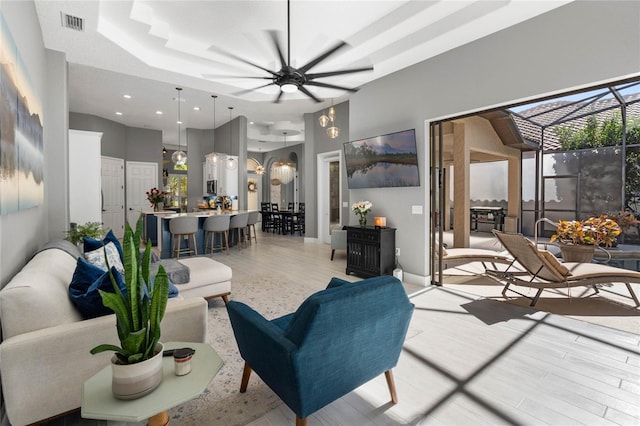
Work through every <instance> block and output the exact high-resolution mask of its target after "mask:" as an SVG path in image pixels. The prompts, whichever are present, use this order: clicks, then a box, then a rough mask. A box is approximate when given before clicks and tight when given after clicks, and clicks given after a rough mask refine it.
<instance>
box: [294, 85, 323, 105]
mask: <svg viewBox="0 0 640 426" xmlns="http://www.w3.org/2000/svg"><path fill="white" fill-rule="evenodd" d="M298 90H300V91H301V92H302V93H304V94H305V95H307V96H308V97H310V98H311V99H313V100H314V101H316V102H318V103H320V102H322V100H321V99H319V98H318V97H317V96H315V95H314V94H313V93H311V92H310V91H308V90H307V89H306V88H305V87H304V86H300V87H298Z"/></svg>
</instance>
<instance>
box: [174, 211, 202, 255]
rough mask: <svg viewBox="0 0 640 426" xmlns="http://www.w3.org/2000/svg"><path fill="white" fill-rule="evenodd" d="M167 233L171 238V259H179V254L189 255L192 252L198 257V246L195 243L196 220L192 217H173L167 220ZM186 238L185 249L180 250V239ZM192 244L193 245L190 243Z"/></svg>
mask: <svg viewBox="0 0 640 426" xmlns="http://www.w3.org/2000/svg"><path fill="white" fill-rule="evenodd" d="M169 231H170V232H171V234H172V237H171V257H174V256H175V257H180V254H181V253H182V254H184V253H186V254H188V255H190V254H191V253H192V252H193V254H194V255H195V256H197V255H198V244H197V243H196V232H198V218H197V217H193V216H180V217H174V218H173V219H171V220H169ZM185 236H186V237H187V244H188V246H187V247H186V248H182V239H183V238H184V237H185ZM192 242H193V245H191V243H192Z"/></svg>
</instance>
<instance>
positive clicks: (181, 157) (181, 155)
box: [171, 87, 187, 166]
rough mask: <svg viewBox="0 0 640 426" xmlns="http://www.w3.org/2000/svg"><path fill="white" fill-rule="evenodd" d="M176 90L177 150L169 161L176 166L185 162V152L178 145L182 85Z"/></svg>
mask: <svg viewBox="0 0 640 426" xmlns="http://www.w3.org/2000/svg"><path fill="white" fill-rule="evenodd" d="M176 90H177V91H178V150H177V151H174V153H173V154H171V161H173V164H175V165H176V166H184V165H185V163H186V162H187V154H186V153H185V152H184V151H183V150H182V149H181V146H180V125H181V124H182V121H180V92H181V91H182V87H176Z"/></svg>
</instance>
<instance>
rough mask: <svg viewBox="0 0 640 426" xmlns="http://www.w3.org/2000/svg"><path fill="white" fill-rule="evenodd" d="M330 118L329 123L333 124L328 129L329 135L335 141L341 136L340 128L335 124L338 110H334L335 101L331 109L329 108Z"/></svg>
mask: <svg viewBox="0 0 640 426" xmlns="http://www.w3.org/2000/svg"><path fill="white" fill-rule="evenodd" d="M328 118H329V122H330V123H331V127H329V128H328V129H327V135H329V137H330V138H331V139H335V138H337V137H338V135H340V128H339V127H338V126H336V124H335V121H336V110H335V109H334V108H333V99H332V100H331V107H330V108H329V116H328ZM322 127H324V126H322Z"/></svg>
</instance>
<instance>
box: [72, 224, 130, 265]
mask: <svg viewBox="0 0 640 426" xmlns="http://www.w3.org/2000/svg"><path fill="white" fill-rule="evenodd" d="M82 241H83V243H84V252H85V253H86V252H88V251H93V250H95V249H97V248H100V247H102V246H103V245H105V244H107V243H110V242H111V243H113V244H115V246H116V248H117V249H118V254H120V259H124V255H123V251H122V245H121V244H120V241H119V240H118V238H117V237H116V236H115V235H114V234H113V231H112V230H109V232H107V235H105V236H104V238H103V239H102V240H95V239H93V238H87V237H85V238H83V239H82Z"/></svg>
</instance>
